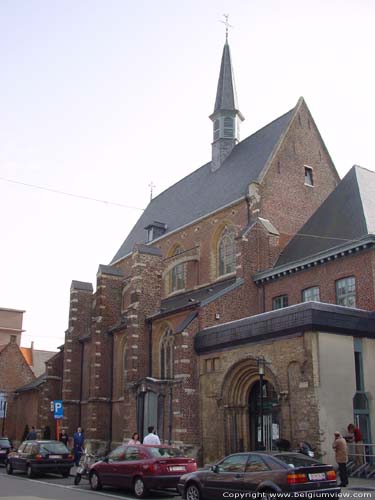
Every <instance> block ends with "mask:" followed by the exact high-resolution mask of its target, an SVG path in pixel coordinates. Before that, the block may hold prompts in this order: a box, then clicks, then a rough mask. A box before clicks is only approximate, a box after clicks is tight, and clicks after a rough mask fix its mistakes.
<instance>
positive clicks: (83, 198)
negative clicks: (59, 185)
mask: <svg viewBox="0 0 375 500" xmlns="http://www.w3.org/2000/svg"><path fill="white" fill-rule="evenodd" d="M0 181H4V182H10V183H12V184H19V185H21V186H26V187H30V188H34V189H40V190H42V191H49V192H51V193H57V194H61V195H64V196H71V197H72V198H80V199H82V200H88V201H96V202H97V203H104V204H105V205H115V206H117V207H122V208H128V209H132V210H141V211H142V212H143V211H144V208H139V207H133V206H131V205H123V204H122V203H117V202H115V201H107V200H101V199H99V198H91V197H90V196H84V195H80V194H73V193H68V192H67V191H61V190H59V189H53V188H48V187H45V186H38V185H37V184H29V183H28V182H21V181H16V180H14V179H7V178H6V177H0Z"/></svg>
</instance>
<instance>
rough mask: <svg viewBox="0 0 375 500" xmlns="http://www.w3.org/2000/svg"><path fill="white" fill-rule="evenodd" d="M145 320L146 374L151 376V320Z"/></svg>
mask: <svg viewBox="0 0 375 500" xmlns="http://www.w3.org/2000/svg"><path fill="white" fill-rule="evenodd" d="M146 321H147V331H148V363H147V376H148V377H152V320H146Z"/></svg>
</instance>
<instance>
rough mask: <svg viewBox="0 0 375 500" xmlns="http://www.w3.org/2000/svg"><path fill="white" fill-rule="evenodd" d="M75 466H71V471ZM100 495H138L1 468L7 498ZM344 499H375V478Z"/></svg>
mask: <svg viewBox="0 0 375 500" xmlns="http://www.w3.org/2000/svg"><path fill="white" fill-rule="evenodd" d="M74 472H75V468H73V469H72V473H74ZM98 496H101V497H108V498H112V499H113V498H116V499H120V500H134V499H135V497H134V495H132V494H131V493H130V492H128V491H125V490H115V489H111V488H105V489H104V490H103V491H100V492H96V491H92V490H91V489H90V486H89V483H88V481H87V480H84V479H82V481H81V483H80V484H79V485H78V486H75V485H74V484H73V476H71V477H69V478H65V479H64V478H61V477H60V476H57V475H53V474H49V475H46V476H43V477H38V478H36V479H28V478H27V477H26V476H25V475H24V474H21V473H15V474H13V475H11V476H9V475H8V474H6V472H5V468H3V467H0V498H1V499H4V500H45V499H48V500H60V499H61V500H66V499H69V500H76V499H77V500H99V499H98ZM147 498H148V499H149V500H172V499H173V500H181V497H180V496H177V494H175V493H173V492H172V493H171V492H165V493H164V492H154V493H151V494H150V495H149V496H148V497H147ZM342 498H347V499H360V498H364V499H374V500H375V479H362V478H350V479H349V486H348V487H347V488H343V489H342Z"/></svg>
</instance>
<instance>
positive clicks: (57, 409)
mask: <svg viewBox="0 0 375 500" xmlns="http://www.w3.org/2000/svg"><path fill="white" fill-rule="evenodd" d="M53 410H54V411H53V418H54V419H56V420H58V419H60V418H63V417H64V409H63V402H62V401H61V399H55V401H54V402H53Z"/></svg>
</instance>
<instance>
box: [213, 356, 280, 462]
mask: <svg viewBox="0 0 375 500" xmlns="http://www.w3.org/2000/svg"><path fill="white" fill-rule="evenodd" d="M262 386H263V392H262V394H263V398H262V403H261V402H260V377H259V374H258V364H257V358H256V357H248V358H246V359H243V360H241V361H239V362H238V363H236V364H235V365H233V366H232V367H231V368H230V369H229V370H228V372H227V373H226V375H225V377H224V382H223V385H222V392H221V394H222V398H221V401H222V405H223V410H224V414H223V416H224V439H225V445H224V449H225V453H226V454H229V453H236V452H239V451H251V450H257V449H272V445H273V441H274V440H275V439H278V438H279V436H280V424H281V422H280V406H279V402H278V399H279V398H278V393H279V390H278V383H277V379H276V377H275V375H274V374H273V372H272V370H271V368H270V365H267V366H266V368H265V373H264V376H263V385H262ZM262 443H263V444H262Z"/></svg>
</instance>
